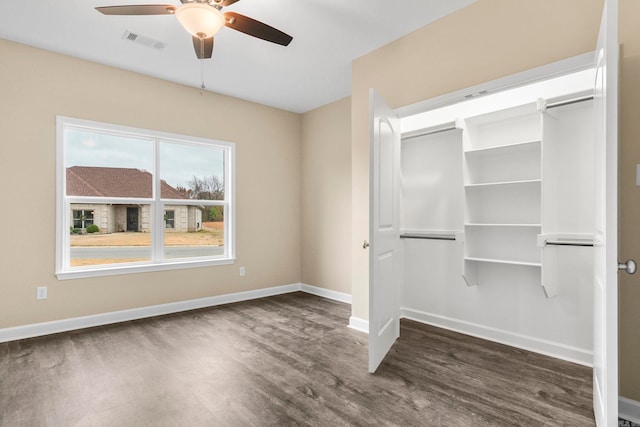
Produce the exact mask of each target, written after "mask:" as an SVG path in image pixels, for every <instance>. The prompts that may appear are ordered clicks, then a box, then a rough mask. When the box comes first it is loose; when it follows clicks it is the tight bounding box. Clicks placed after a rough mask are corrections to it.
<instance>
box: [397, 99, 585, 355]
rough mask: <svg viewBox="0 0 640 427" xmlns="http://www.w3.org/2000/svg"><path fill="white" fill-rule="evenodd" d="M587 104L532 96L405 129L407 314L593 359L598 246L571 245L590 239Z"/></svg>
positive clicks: (528, 346) (540, 349)
mask: <svg viewBox="0 0 640 427" xmlns="http://www.w3.org/2000/svg"><path fill="white" fill-rule="evenodd" d="M591 114H593V112H592V101H585V102H580V103H576V104H571V105H567V106H562V107H557V108H553V109H551V108H550V109H546V110H545V108H544V103H540V102H539V103H533V104H527V105H522V106H515V107H512V108H508V109H504V110H502V111H497V112H490V113H480V114H477V115H475V116H473V117H462V118H461V117H455V118H451V119H452V120H455V123H457V129H454V130H448V131H442V132H436V133H429V132H428V130H426V131H424V132H422V133H423V135H420V132H418V133H417V134H416V133H415V132H414V133H413V134H412V135H411V136H410V137H408V138H404V139H403V142H402V156H401V169H402V172H401V173H402V180H401V182H402V198H401V236H402V235H404V236H405V238H404V239H402V245H403V269H402V271H403V277H402V308H401V312H402V315H403V316H404V317H407V318H411V319H414V320H417V321H421V322H424V323H429V324H433V325H437V326H441V327H445V328H449V329H453V330H457V331H460V332H463V333H468V334H471V335H476V336H480V337H483V338H487V339H490V340H493V341H498V342H503V343H506V344H509V345H513V346H516V347H522V348H526V349H530V350H533V351H537V352H540V353H544V354H549V355H552V356H556V357H560V358H563V359H567V360H572V361H576V362H579V363H583V364H591V363H592V347H593V346H592V339H593V338H592V324H593V295H592V293H593V292H592V283H591V281H592V272H593V266H592V250H593V248H592V247H590V246H584V245H581V244H578V245H573V244H572V243H576V242H577V243H584V242H591V241H592V239H593V234H592V230H593V224H594V220H593V210H594V209H593V179H592V172H593V166H594V159H593V142H592V136H591V129H590V125H591V123H592V120H591V116H590V115H591ZM416 135H417V136H416ZM425 236H426V237H427V238H415V237H425ZM434 236H435V237H438V236H452V239H450V240H442V239H438V238H429V237H434ZM412 237H414V238H412ZM546 241H554V242H557V241H561V242H564V243H568V244H567V245H561V246H557V245H553V246H551V245H546V244H545V242H546Z"/></svg>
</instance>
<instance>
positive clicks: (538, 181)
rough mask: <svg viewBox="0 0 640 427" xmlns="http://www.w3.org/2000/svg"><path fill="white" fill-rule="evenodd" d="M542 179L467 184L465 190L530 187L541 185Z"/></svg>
mask: <svg viewBox="0 0 640 427" xmlns="http://www.w3.org/2000/svg"><path fill="white" fill-rule="evenodd" d="M541 183H542V180H541V179H525V180H521V181H501V182H486V183H482V184H465V186H464V188H489V187H502V186H510V185H528V184H541Z"/></svg>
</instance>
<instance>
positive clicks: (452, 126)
mask: <svg viewBox="0 0 640 427" xmlns="http://www.w3.org/2000/svg"><path fill="white" fill-rule="evenodd" d="M456 129H459V128H458V127H457V126H456V122H450V123H444V124H442V125H438V126H432V127H429V128H426V129H420V130H416V131H413V132H409V133H407V134H405V135H403V136H402V140H403V141H406V140H408V139H413V138H419V137H421V136H428V135H434V134H436V133H442V132H448V131H450V130H456Z"/></svg>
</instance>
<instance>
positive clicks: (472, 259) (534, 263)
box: [464, 257, 542, 267]
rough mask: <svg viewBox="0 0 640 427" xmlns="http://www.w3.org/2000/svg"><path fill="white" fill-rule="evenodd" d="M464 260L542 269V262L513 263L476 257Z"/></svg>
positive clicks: (505, 260) (511, 261)
mask: <svg viewBox="0 0 640 427" xmlns="http://www.w3.org/2000/svg"><path fill="white" fill-rule="evenodd" d="M464 260H465V261H474V262H484V263H491V264H508V265H522V266H526V267H542V262H529V261H513V260H507V259H495V258H476V257H465V258H464Z"/></svg>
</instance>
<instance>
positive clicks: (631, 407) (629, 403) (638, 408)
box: [618, 396, 640, 424]
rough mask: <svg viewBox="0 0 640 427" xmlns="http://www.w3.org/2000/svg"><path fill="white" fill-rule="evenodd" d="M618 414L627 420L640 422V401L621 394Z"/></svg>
mask: <svg viewBox="0 0 640 427" xmlns="http://www.w3.org/2000/svg"><path fill="white" fill-rule="evenodd" d="M618 415H619V416H620V418H623V419H625V420H627V421H631V422H634V423H636V424H640V402H638V401H637V400H632V399H627V398H626V397H622V396H620V397H619V398H618Z"/></svg>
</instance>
